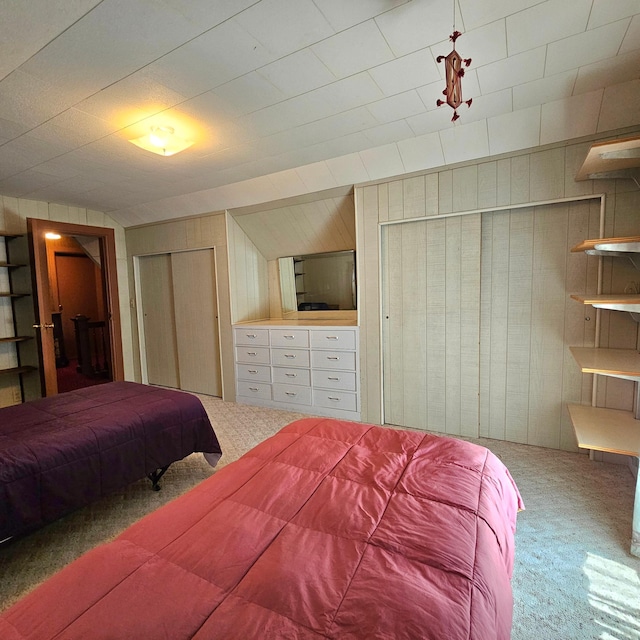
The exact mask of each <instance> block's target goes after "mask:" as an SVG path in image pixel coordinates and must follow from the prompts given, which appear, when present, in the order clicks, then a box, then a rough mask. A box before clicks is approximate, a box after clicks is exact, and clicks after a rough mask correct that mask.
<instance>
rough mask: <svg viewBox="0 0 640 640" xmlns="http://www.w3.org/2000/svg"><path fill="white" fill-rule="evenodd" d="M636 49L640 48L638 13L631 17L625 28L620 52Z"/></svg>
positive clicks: (639, 16) (639, 17)
mask: <svg viewBox="0 0 640 640" xmlns="http://www.w3.org/2000/svg"><path fill="white" fill-rule="evenodd" d="M638 49H640V15H637V16H634V17H633V18H632V20H631V24H630V25H629V28H628V29H627V33H626V34H625V36H624V40H623V41H622V46H621V47H620V53H627V52H630V51H637V50H638Z"/></svg>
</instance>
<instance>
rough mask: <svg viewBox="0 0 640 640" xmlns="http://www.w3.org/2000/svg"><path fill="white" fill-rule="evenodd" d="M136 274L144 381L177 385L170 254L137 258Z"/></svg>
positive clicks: (175, 387) (177, 386)
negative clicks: (142, 335) (140, 313)
mask: <svg viewBox="0 0 640 640" xmlns="http://www.w3.org/2000/svg"><path fill="white" fill-rule="evenodd" d="M139 277H140V299H141V303H142V317H143V322H144V346H145V354H146V363H147V381H148V382H149V384H157V385H160V386H163V387H172V388H174V389H178V388H180V379H179V377H178V345H177V342H176V322H175V316H174V303H173V284H172V277H171V256H170V255H169V254H168V253H165V254H162V255H155V256H145V257H143V258H140V261H139Z"/></svg>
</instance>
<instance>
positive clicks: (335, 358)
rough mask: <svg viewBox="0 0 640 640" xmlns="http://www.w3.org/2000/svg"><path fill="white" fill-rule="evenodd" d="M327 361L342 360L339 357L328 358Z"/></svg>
mask: <svg viewBox="0 0 640 640" xmlns="http://www.w3.org/2000/svg"><path fill="white" fill-rule="evenodd" d="M327 360H340V358H339V357H338V356H327Z"/></svg>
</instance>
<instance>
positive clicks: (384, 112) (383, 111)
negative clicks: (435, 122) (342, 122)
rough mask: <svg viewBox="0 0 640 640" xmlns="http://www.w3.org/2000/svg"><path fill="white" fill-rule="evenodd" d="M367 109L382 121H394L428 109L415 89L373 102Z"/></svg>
mask: <svg viewBox="0 0 640 640" xmlns="http://www.w3.org/2000/svg"><path fill="white" fill-rule="evenodd" d="M367 109H368V110H369V112H370V113H371V115H373V117H374V118H375V119H376V120H377V121H378V122H380V123H385V122H393V121H394V120H399V119H400V118H407V117H409V116H415V115H417V114H419V113H424V112H425V111H426V108H425V106H424V103H423V102H422V100H421V99H420V96H419V95H418V93H417V92H416V91H414V90H411V91H405V92H404V93H399V94H397V95H395V96H391V97H390V98H384V99H382V100H378V101H376V102H372V103H371V104H369V105H367Z"/></svg>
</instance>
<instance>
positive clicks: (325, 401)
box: [313, 389, 358, 411]
mask: <svg viewBox="0 0 640 640" xmlns="http://www.w3.org/2000/svg"><path fill="white" fill-rule="evenodd" d="M313 404H314V405H317V406H318V407H330V408H331V409H342V410H344V411H356V410H357V405H358V403H357V400H356V394H355V393H349V392H348V391H322V390H321V389H314V390H313Z"/></svg>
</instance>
